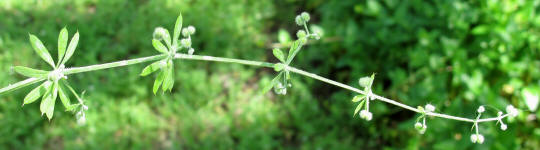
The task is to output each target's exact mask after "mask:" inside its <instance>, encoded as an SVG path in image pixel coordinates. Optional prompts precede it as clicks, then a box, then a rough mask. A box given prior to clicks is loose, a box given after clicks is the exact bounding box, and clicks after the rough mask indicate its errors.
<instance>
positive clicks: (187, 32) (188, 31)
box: [180, 26, 195, 55]
mask: <svg viewBox="0 0 540 150" xmlns="http://www.w3.org/2000/svg"><path fill="white" fill-rule="evenodd" d="M193 34H195V27H193V26H188V27H185V28H184V29H182V35H183V36H184V37H185V38H184V39H181V40H180V45H182V47H184V48H186V49H188V54H189V55H193V53H194V52H195V49H193V48H191V35H193Z"/></svg>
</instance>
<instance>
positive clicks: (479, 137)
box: [476, 134, 484, 144]
mask: <svg viewBox="0 0 540 150" xmlns="http://www.w3.org/2000/svg"><path fill="white" fill-rule="evenodd" d="M476 136H477V138H478V143H479V144H482V143H484V136H483V135H482V134H478V135H476Z"/></svg>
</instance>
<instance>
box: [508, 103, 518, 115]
mask: <svg viewBox="0 0 540 150" xmlns="http://www.w3.org/2000/svg"><path fill="white" fill-rule="evenodd" d="M506 113H508V114H509V115H510V117H516V116H517V115H518V110H517V109H516V108H514V106H512V105H508V106H506Z"/></svg>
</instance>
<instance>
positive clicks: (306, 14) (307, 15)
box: [300, 12, 311, 22]
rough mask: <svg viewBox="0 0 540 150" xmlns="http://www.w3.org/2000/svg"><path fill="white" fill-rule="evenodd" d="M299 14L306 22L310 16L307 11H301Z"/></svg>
mask: <svg viewBox="0 0 540 150" xmlns="http://www.w3.org/2000/svg"><path fill="white" fill-rule="evenodd" d="M300 16H301V17H302V20H303V21H304V22H308V21H309V19H310V18H311V17H310V16H309V14H308V13H307V12H303V13H302V14H300Z"/></svg>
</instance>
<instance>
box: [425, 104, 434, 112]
mask: <svg viewBox="0 0 540 150" xmlns="http://www.w3.org/2000/svg"><path fill="white" fill-rule="evenodd" d="M426 111H427V112H433V111H435V106H433V105H431V104H427V105H426Z"/></svg>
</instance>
